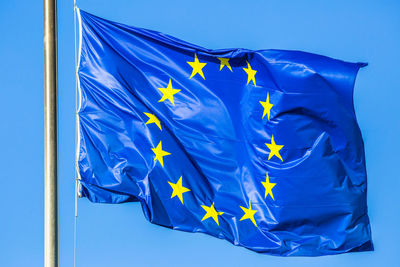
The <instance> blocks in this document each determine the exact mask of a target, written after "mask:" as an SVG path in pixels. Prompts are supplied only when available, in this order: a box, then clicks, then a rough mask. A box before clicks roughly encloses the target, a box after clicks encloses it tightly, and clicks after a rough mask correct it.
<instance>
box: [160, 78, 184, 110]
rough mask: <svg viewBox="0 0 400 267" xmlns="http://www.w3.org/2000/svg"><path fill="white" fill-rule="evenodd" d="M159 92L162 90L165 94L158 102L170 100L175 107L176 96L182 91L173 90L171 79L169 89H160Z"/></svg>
mask: <svg viewBox="0 0 400 267" xmlns="http://www.w3.org/2000/svg"><path fill="white" fill-rule="evenodd" d="M158 90H160V91H161V93H162V94H163V96H162V98H161V99H160V100H158V102H164V101H165V99H168V100H169V101H170V102H171V103H172V105H174V106H175V103H174V94H176V93H178V92H179V91H180V90H179V89H174V88H172V83H171V79H169V82H168V85H167V88H158Z"/></svg>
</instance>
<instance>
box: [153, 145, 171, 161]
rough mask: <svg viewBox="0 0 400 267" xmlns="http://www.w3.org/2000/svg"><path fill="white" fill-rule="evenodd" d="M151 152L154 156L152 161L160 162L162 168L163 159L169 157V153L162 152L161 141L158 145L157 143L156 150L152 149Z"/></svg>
mask: <svg viewBox="0 0 400 267" xmlns="http://www.w3.org/2000/svg"><path fill="white" fill-rule="evenodd" d="M151 150H153V152H154V154H155V155H156V156H155V158H154V161H156V160H158V161H159V162H160V164H161V166H163V167H164V161H163V157H164V156H168V155H171V153H169V152H167V151H164V150H162V142H161V141H160V143H158V145H157V147H156V148H152V149H151Z"/></svg>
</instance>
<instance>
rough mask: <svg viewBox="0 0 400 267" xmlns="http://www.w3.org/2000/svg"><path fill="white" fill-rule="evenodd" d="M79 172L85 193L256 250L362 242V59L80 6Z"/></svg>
mask: <svg viewBox="0 0 400 267" xmlns="http://www.w3.org/2000/svg"><path fill="white" fill-rule="evenodd" d="M80 34H81V38H80V43H81V44H80V46H81V48H80V60H79V69H78V75H79V86H80V105H79V111H78V116H77V117H78V132H79V136H78V140H79V144H78V149H77V168H78V172H79V176H80V177H79V179H80V185H81V194H82V195H83V196H85V197H87V198H88V199H89V200H90V201H93V202H103V203H121V202H128V201H139V202H140V203H141V205H142V207H143V212H144V215H145V217H146V218H147V219H148V220H149V221H150V222H152V223H155V224H158V225H162V226H165V227H169V228H173V229H176V230H182V231H188V232H202V233H207V234H209V235H213V236H216V237H219V238H222V239H226V240H229V241H230V242H232V243H233V244H235V245H240V246H243V247H246V248H249V249H251V250H254V251H257V252H263V253H268V254H274V255H281V256H289V255H290V256H291V255H307V256H318V255H327V254H337V253H344V252H351V251H368V250H373V246H372V242H371V233H370V225H369V219H368V215H367V205H366V170H365V169H366V168H365V159H364V148H363V141H362V137H361V133H360V129H359V127H358V125H357V121H356V117H355V113H354V108H353V87H354V82H355V78H356V74H357V72H358V70H359V68H360V67H363V66H365V64H362V63H347V62H343V61H340V60H335V59H331V58H328V57H324V56H319V55H314V54H309V53H304V52H298V51H282V50H260V51H251V50H247V49H223V50H210V49H205V48H203V47H200V46H196V45H193V44H190V43H187V42H184V41H181V40H178V39H176V38H173V37H171V36H168V35H165V34H162V33H159V32H155V31H150V30H145V29H139V28H135V27H130V26H126V25H122V24H119V23H115V22H110V21H107V20H104V19H101V18H98V17H96V16H93V15H90V14H88V13H86V12H83V11H81V12H80Z"/></svg>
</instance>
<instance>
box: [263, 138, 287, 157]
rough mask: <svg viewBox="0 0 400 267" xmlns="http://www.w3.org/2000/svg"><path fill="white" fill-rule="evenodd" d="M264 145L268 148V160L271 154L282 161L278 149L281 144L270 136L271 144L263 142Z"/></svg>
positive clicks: (280, 147)
mask: <svg viewBox="0 0 400 267" xmlns="http://www.w3.org/2000/svg"><path fill="white" fill-rule="evenodd" d="M265 145H266V146H267V147H268V148H269V150H270V152H269V155H268V160H270V159H271V158H272V157H273V156H276V157H278V158H279V159H280V160H281V161H283V159H282V157H281V155H280V154H279V150H281V149H282V147H283V145H277V144H275V140H274V136H272V137H271V144H267V143H265Z"/></svg>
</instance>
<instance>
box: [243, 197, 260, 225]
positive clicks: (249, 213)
mask: <svg viewBox="0 0 400 267" xmlns="http://www.w3.org/2000/svg"><path fill="white" fill-rule="evenodd" d="M240 208H241V209H242V210H243V212H244V215H243V217H242V218H240V221H243V220H246V219H250V220H251V221H252V223H253V224H254V226H255V227H257V224H256V220H254V214H256V212H257V211H256V210H252V209H251V202H250V200H249V208H248V209H247V208H245V207H242V206H240Z"/></svg>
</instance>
